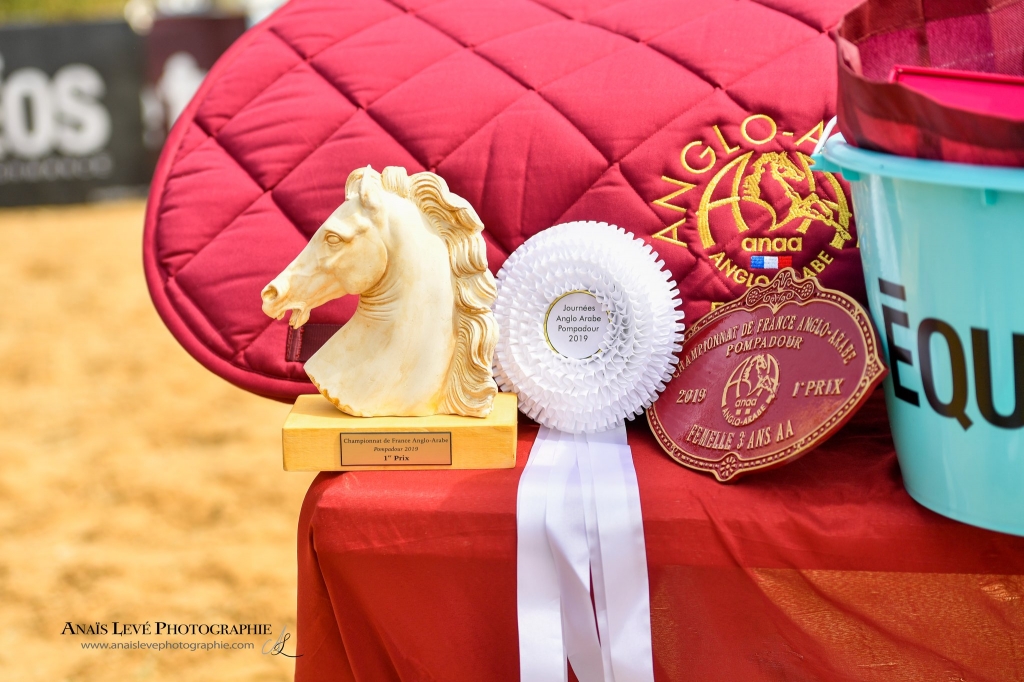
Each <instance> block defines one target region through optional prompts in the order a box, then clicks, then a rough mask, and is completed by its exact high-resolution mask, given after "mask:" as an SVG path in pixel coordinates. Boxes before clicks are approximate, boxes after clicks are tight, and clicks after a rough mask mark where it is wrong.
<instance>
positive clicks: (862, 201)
mask: <svg viewBox="0 0 1024 682" xmlns="http://www.w3.org/2000/svg"><path fill="white" fill-rule="evenodd" d="M823 137H824V136H823ZM815 158H816V165H815V170H825V171H832V172H841V173H842V174H843V176H844V177H845V178H846V179H847V180H848V181H850V184H851V188H852V195H853V205H854V210H855V213H856V216H857V227H858V231H859V234H860V253H861V260H862V261H863V264H864V278H865V281H866V283H867V291H868V303H869V307H870V311H871V316H872V318H873V319H874V322H875V325H876V327H877V328H878V331H879V335H880V336H881V341H882V346H883V348H884V349H885V352H886V357H887V360H888V363H889V368H890V373H889V377H888V378H887V379H886V380H885V399H886V404H887V406H888V410H889V420H890V422H891V425H892V435H893V440H894V441H895V443H896V454H897V456H898V458H899V462H900V469H901V470H902V471H903V481H904V484H905V485H906V487H907V491H908V492H909V493H910V495H911V496H912V497H913V498H914V499H915V500H917V501H918V502H920V503H921V504H923V505H924V506H926V507H928V508H929V509H932V510H934V511H936V512H938V513H940V514H944V515H946V516H949V517H951V518H954V519H957V520H958V521H963V522H965V523H970V524H973V525H976V526H981V527H983V528H990V529H992V530H998V531H1002V532H1004V533H1013V534H1015V535H1024V277H1022V276H1021V274H1022V271H1024V266H1022V264H1021V262H1022V260H1021V254H1024V169H1018V168H1001V167H993V166H975V165H968V164H959V163H948V162H942V161H930V160H923V159H912V158H906V157H900V156H893V155H890V154H882V153H878V152H872V151H868V150H864V149H859V148H857V147H853V146H851V145H850V144H848V143H847V142H846V141H845V140H844V139H843V137H842V136H841V135H837V136H835V137H832V138H830V139H829V140H828V141H827V142H826V143H825V144H824V149H823V150H822V154H821V155H820V156H816V157H815Z"/></svg>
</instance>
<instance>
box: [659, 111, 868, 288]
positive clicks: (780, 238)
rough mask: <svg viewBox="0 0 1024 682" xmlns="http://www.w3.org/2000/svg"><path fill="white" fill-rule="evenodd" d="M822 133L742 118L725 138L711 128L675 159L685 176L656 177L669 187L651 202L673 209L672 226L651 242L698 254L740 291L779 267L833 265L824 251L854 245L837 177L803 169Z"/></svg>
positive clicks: (759, 117)
mask: <svg viewBox="0 0 1024 682" xmlns="http://www.w3.org/2000/svg"><path fill="white" fill-rule="evenodd" d="M823 130H824V122H823V121H822V122H819V123H818V124H817V125H816V126H815V127H813V128H811V129H810V130H808V131H806V132H804V133H802V134H799V136H798V133H796V132H790V131H785V130H780V129H779V126H778V124H777V123H776V122H775V120H774V119H772V118H771V117H770V116H767V115H765V114H754V115H751V116H748V117H747V118H745V119H744V120H743V122H742V123H741V124H740V125H739V129H738V131H736V132H735V133H733V134H731V135H727V134H726V132H724V131H722V129H721V127H720V126H719V125H713V126H711V129H710V131H709V134H708V135H706V136H704V137H702V138H701V139H697V140H692V141H691V142H689V143H687V144H686V145H684V146H683V147H682V149H681V151H680V153H679V163H680V165H681V166H682V170H683V171H684V173H683V176H682V177H683V178H686V179H680V178H673V177H669V176H664V175H663V176H662V178H661V179H662V180H663V181H665V182H667V183H670V184H671V185H674V186H675V187H676V188H677V189H674V190H673V191H672V192H670V193H668V194H666V195H665V196H662V197H660V198H658V199H655V200H654V201H653V202H651V203H653V204H654V205H656V206H660V207H662V208H665V209H668V210H670V211H672V212H673V215H672V219H674V222H672V223H671V224H670V225H667V226H666V227H665V228H664V229H662V230H659V231H658V232H656V233H655V234H654V235H652V238H654V239H658V240H660V241H663V242H667V243H668V244H671V245H673V246H677V247H681V248H686V249H690V250H691V251H693V252H694V253H695V255H699V254H703V255H704V256H705V257H707V258H708V259H709V260H710V261H711V263H712V264H713V265H714V266H715V267H716V268H718V270H719V271H720V272H721V273H723V275H724V277H725V278H727V279H732V280H733V281H734V282H736V283H737V284H744V285H746V286H747V287H750V286H753V285H754V284H767V283H768V282H769V281H770V279H771V277H772V276H774V274H775V272H774V271H777V270H780V269H782V268H785V267H794V268H796V270H797V271H798V272H802V274H803V275H804V276H805V277H812V276H816V275H820V274H821V273H822V272H824V271H825V270H826V269H827V268H828V266H829V265H830V264H831V263H832V262H833V260H834V258H833V256H832V255H831V254H830V253H829V249H834V250H841V249H843V248H845V247H846V246H847V245H855V244H854V240H853V236H852V234H851V232H850V218H851V211H850V205H849V202H848V200H847V197H846V194H845V192H844V191H843V188H842V186H841V185H840V184H839V180H838V179H837V178H836V177H835V176H834V175H833V174H831V173H813V172H811V160H810V156H809V154H810V152H811V151H812V150H813V149H814V145H815V144H817V142H818V139H819V138H820V136H821V134H822V132H823ZM732 138H735V139H732ZM780 147H781V148H782V149H781V150H780V149H779V148H780ZM688 180H692V182H691V181H688ZM694 226H695V227H696V234H694ZM680 228H683V234H680Z"/></svg>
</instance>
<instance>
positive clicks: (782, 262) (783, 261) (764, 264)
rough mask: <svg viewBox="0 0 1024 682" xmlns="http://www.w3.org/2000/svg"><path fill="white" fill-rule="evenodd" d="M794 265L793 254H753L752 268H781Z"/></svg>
mask: <svg viewBox="0 0 1024 682" xmlns="http://www.w3.org/2000/svg"><path fill="white" fill-rule="evenodd" d="M791 267H793V257H792V256H751V257H750V269H751V270H780V269H782V268H791Z"/></svg>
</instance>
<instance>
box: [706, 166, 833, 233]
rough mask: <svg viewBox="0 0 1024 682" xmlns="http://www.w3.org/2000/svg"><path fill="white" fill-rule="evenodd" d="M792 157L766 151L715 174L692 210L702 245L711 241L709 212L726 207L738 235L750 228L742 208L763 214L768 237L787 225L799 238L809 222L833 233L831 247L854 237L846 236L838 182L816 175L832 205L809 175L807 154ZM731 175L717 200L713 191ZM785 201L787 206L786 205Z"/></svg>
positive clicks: (811, 175)
mask: <svg viewBox="0 0 1024 682" xmlns="http://www.w3.org/2000/svg"><path fill="white" fill-rule="evenodd" d="M794 154H795V156H796V160H795V161H794V159H793V158H792V157H791V156H790V155H789V154H788V153H786V152H765V153H763V154H759V155H755V152H752V151H751V152H747V153H746V154H742V155H740V156H738V157H736V158H735V159H733V160H732V161H730V162H729V163H728V164H726V165H725V166H723V167H722V169H721V170H719V171H718V172H717V173H716V174H715V176H714V178H712V180H711V181H710V182H709V183H708V185H707V188H706V189H705V190H704V194H703V196H702V197H701V200H700V206H699V208H698V210H697V214H698V218H697V220H698V227H697V229H698V231H699V233H700V235H701V239H702V242H703V243H704V245H705V247H707V246H709V245H711V244H714V242H715V240H714V238H713V237H712V235H711V222H710V214H711V212H712V211H714V210H715V209H717V208H720V207H721V208H724V207H726V206H728V207H729V208H730V209H731V211H732V218H733V221H734V222H735V225H736V229H737V230H738V231H739V232H746V231H747V230H750V229H751V228H750V225H749V224H748V222H747V220H748V218H747V217H745V216H744V211H743V208H744V206H747V207H750V208H755V207H756V208H755V210H759V211H764V212H766V213H767V215H768V217H769V219H770V223H769V225H768V229H767V234H771V233H772V232H774V231H776V230H779V229H782V228H784V227H791V228H793V229H794V231H795V232H796V233H798V234H806V233H807V231H808V229H809V228H810V227H811V225H812V224H814V223H821V224H823V225H825V226H827V227H830V228H832V230H834V234H833V237H832V241H831V242H830V245H831V246H832V247H834V248H837V249H841V248H843V245H844V244H845V243H846V242H848V241H850V240H851V239H852V238H853V237H852V235H851V234H850V218H851V216H852V215H853V214H852V212H851V211H850V207H849V205H848V204H847V201H846V194H845V193H844V192H843V189H842V187H841V186H840V185H839V181H838V180H836V178H835V177H834V176H833V175H831V174H830V173H823V174H821V178H822V179H824V181H825V182H827V183H828V184H829V185H830V186H831V187H832V194H833V195H834V196H835V200H834V201H833V200H832V199H829V198H828V196H827V195H826V194H825V193H824V192H823V191H821V189H822V188H820V187H819V186H818V183H819V182H820V180H816V179H815V176H814V174H813V173H812V172H811V168H810V165H809V163H808V159H807V156H806V155H805V154H803V153H801V152H794ZM755 156H756V158H755ZM730 176H731V178H732V183H731V192H730V193H729V195H728V196H725V197H723V198H718V199H716V198H715V196H716V195H718V196H720V194H719V192H718V187H719V186H720V185H721V184H722V183H723V182H724V181H726V180H727V179H728V178H729V177H730ZM773 190H774V191H773ZM766 192H771V193H772V195H773V196H771V197H767V196H765V194H766ZM783 198H784V200H783ZM787 201H788V206H786V205H785V204H786V202H787ZM776 207H779V208H776ZM780 213H781V215H780Z"/></svg>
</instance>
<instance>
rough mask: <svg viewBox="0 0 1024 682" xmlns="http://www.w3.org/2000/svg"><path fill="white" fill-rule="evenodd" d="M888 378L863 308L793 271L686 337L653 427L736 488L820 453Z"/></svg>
mask: <svg viewBox="0 0 1024 682" xmlns="http://www.w3.org/2000/svg"><path fill="white" fill-rule="evenodd" d="M886 372H887V370H886V368H885V365H884V364H883V362H882V358H881V356H880V355H879V347H878V341H877V337H876V335H875V330H874V327H872V325H871V320H870V319H869V318H868V316H867V313H866V312H865V311H864V309H863V308H861V307H860V305H859V304H858V303H857V302H856V301H854V300H853V299H852V298H850V297H849V296H847V295H845V294H843V293H840V292H838V291H832V290H830V289H823V288H821V287H820V286H818V283H817V280H815V279H813V278H808V279H804V278H802V277H799V276H798V275H797V274H796V273H795V272H794V271H793V270H792V269H791V268H786V269H785V270H782V271H780V272H779V274H778V275H776V277H775V279H774V280H772V281H771V282H770V283H769V284H765V285H761V286H755V287H752V288H751V289H750V290H749V291H748V292H747V293H746V295H745V296H743V297H742V298H739V299H737V300H735V301H733V302H732V303H728V304H726V305H724V306H722V307H720V308H718V309H717V310H714V311H712V312H711V313H709V314H708V315H705V316H704V317H703V318H701V319H700V320H699V321H698V322H697V323H696V324H695V325H694V326H693V327H691V328H690V329H689V330H687V332H686V338H685V340H684V343H683V352H682V354H681V355H680V360H679V364H678V366H677V367H676V371H675V373H674V374H673V375H672V379H671V381H669V383H668V386H667V387H666V388H665V391H664V393H662V395H661V397H660V398H659V399H658V400H657V402H655V403H654V405H652V406H651V408H650V409H648V410H647V420H648V422H650V425H651V429H652V430H653V431H654V435H655V437H656V438H657V439H658V442H659V443H661V447H663V448H664V449H665V451H666V452H667V453H668V454H669V455H670V456H671V457H672V458H673V459H674V460H676V461H677V462H679V463H680V464H682V465H683V466H686V467H690V468H691V469H697V470H699V471H708V472H711V473H713V474H714V475H715V478H717V479H718V480H719V481H730V480H733V479H735V478H738V477H739V476H743V475H744V474H748V473H751V472H753V471H761V470H764V469H771V468H773V467H777V466H781V465H783V464H786V463H788V462H792V461H793V460H795V459H797V458H798V457H800V456H802V455H804V454H806V453H807V452H809V451H810V450H813V449H814V448H816V447H817V446H818V445H820V444H821V443H823V442H824V441H825V440H827V439H828V438H829V437H830V436H831V435H832V434H833V433H835V432H836V431H838V430H839V428H840V427H842V426H843V424H845V423H846V422H847V420H849V419H850V417H852V416H853V414H854V413H855V412H856V411H857V409H858V408H859V407H860V406H861V405H862V404H863V403H864V401H865V400H867V398H868V396H870V395H871V392H872V390H874V388H875V386H877V385H878V384H879V383H880V382H881V381H882V379H884V378H885V375H886Z"/></svg>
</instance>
